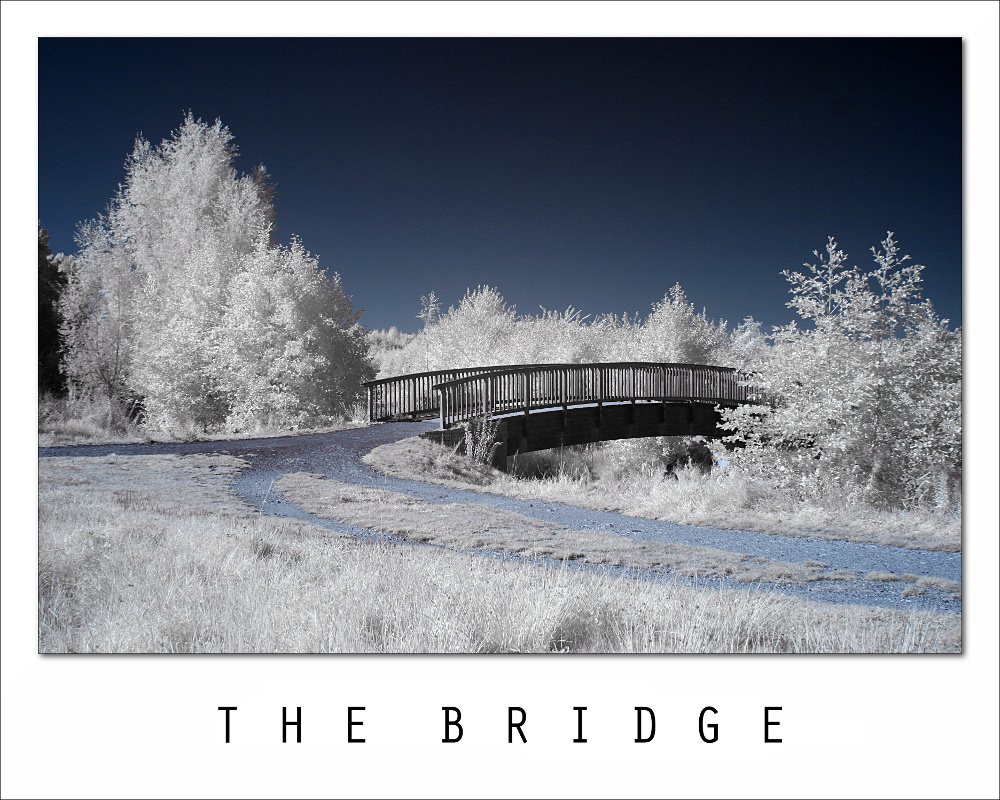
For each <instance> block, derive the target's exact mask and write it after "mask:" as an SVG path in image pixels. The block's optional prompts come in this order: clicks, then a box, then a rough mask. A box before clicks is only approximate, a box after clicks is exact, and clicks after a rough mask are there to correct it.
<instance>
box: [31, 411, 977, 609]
mask: <svg viewBox="0 0 1000 800" xmlns="http://www.w3.org/2000/svg"><path fill="white" fill-rule="evenodd" d="M435 427H436V423H434V422H430V421H428V422H397V423H388V424H383V425H374V426H369V427H365V428H352V429H349V430H343V431H335V432H332V433H316V434H301V435H296V436H284V437H277V438H271V439H246V440H239V441H235V440H233V441H211V442H176V443H170V444H114V445H70V446H63V447H40V448H39V449H38V456H39V458H49V457H55V456H74V457H96V456H105V455H110V454H117V455H119V456H133V455H190V454H194V453H219V454H224V455H231V456H235V457H238V458H242V459H245V460H246V461H247V462H248V464H249V466H248V467H247V468H246V469H244V470H242V471H241V472H240V474H239V475H238V476H237V477H236V479H235V480H234V482H233V489H234V491H235V492H236V494H237V495H238V496H239V497H240V498H241V499H242V500H243V501H244V502H246V503H248V504H249V505H251V506H253V507H255V508H259V509H260V510H261V511H263V512H264V513H267V514H271V515H275V516H287V517H296V518H298V519H303V520H307V521H310V522H314V523H317V524H320V525H323V526H324V527H327V528H331V529H334V530H338V531H340V532H343V533H348V534H351V535H354V536H359V537H368V538H370V537H372V536H373V534H372V532H371V531H365V530H361V529H358V528H355V527H353V526H350V525H346V524H342V523H336V522H331V521H329V520H324V519H321V518H319V517H316V516H313V515H311V514H307V513H306V512H304V511H302V509H300V508H299V507H298V506H297V505H295V504H293V503H290V502H288V501H287V500H286V499H285V498H284V497H282V496H281V493H280V492H279V491H278V490H277V489H276V488H274V483H275V482H276V481H277V480H278V478H280V477H281V476H282V475H285V474H287V473H292V472H300V471H301V472H311V473H315V474H321V475H326V476H327V477H329V478H333V479H336V480H339V481H344V482H346V483H354V484H358V485H361V486H375V487H378V488H381V489H388V490H390V491H393V492H400V493H402V494H407V495H410V496H412V497H416V498H419V499H421V500H425V501H427V502H429V503H478V504H483V505H488V506H492V507H494V508H501V509H505V510H508V511H514V512H517V513H519V514H523V515H525V516H528V517H535V518H537V519H541V520H546V521H548V522H555V523H557V524H560V525H565V526H566V527H568V528H571V529H577V530H583V529H600V530H605V531H610V532H613V533H616V534H619V535H621V536H625V537H629V538H633V539H645V540H651V541H660V542H678V543H681V544H692V545H700V546H704V547H713V548H716V549H719V550H728V551H732V552H738V553H749V554H752V555H756V556H761V557H763V558H768V559H773V560H778V561H793V562H803V561H807V560H814V561H822V562H823V563H824V564H827V565H829V569H830V570H853V571H855V572H859V573H866V572H873V571H886V572H894V573H897V574H903V573H909V574H912V575H928V576H934V577H938V578H946V579H948V580H952V581H957V582H961V580H962V554H961V553H945V552H938V551H930V550H907V549H904V548H900V547H889V546H885V545H876V544H858V543H855V542H839V541H828V540H825V539H810V538H805V537H793V536H780V535H776V534H765V533H756V532H752V531H730V530H721V529H717V528H708V527H699V526H693V525H678V524H676V523H672V522H663V521H661V520H650V519H643V518H640V517H629V516H625V515H622V514H614V513H610V512H603V511H595V510H592V509H587V508H578V507H576V506H570V505H565V504H563V503H554V502H545V501H539V500H519V499H515V498H510V497H502V496H499V495H492V494H487V493H482V492H475V491H466V490H461V489H452V488H449V487H444V486H437V485H435V484H429V483H424V482H421V481H410V480H401V479H398V478H392V477H388V476H386V475H384V474H382V473H381V472H378V471H377V470H375V469H373V468H372V467H370V466H368V465H367V464H365V463H364V462H362V460H361V459H362V457H363V456H365V455H366V454H367V453H368V452H370V451H371V450H372V449H374V448H375V447H378V446H379V445H383V444H388V443H390V442H394V441H398V440H400V439H405V438H408V437H410V436H415V435H416V434H417V433H420V432H423V431H426V430H432V429H434V428H435ZM382 538H388V539H389V540H393V541H402V540H399V539H398V538H397V537H382ZM476 553H477V554H479V555H486V556H492V557H501V558H505V559H508V560H523V561H530V562H534V563H552V562H551V560H550V559H544V558H522V557H519V556H513V555H510V554H499V553H494V552H486V553H483V552H481V551H476ZM569 566H570V568H573V569H584V570H588V571H594V572H601V573H623V574H625V575H626V576H628V577H635V578H642V579H647V580H664V579H667V580H674V579H676V580H678V581H681V582H684V583H688V584H691V585H696V586H707V587H716V588H718V587H726V588H737V589H744V590H745V589H748V588H749V589H761V588H763V589H764V590H766V591H775V592H779V593H781V594H789V595H793V596H796V597H803V598H806V599H810V600H816V601H819V602H826V603H858V604H861V605H869V606H882V607H889V608H901V609H913V608H926V609H929V610H932V611H937V612H944V613H951V614H960V613H961V612H962V601H961V600H958V599H952V598H951V596H950V593H948V592H943V591H940V590H938V589H936V588H934V587H927V589H926V591H925V593H924V594H922V595H915V596H907V597H904V596H903V595H902V592H903V589H905V588H906V587H907V586H909V585H910V584H908V583H905V582H903V581H891V582H883V581H863V580H858V581H832V580H831V581H824V580H820V581H815V582H812V583H810V584H806V585H796V584H780V585H776V584H763V585H756V584H745V583H739V582H737V581H733V580H729V579H725V578H680V577H677V578H675V577H674V576H671V575H669V573H667V574H661V573H653V572H644V571H639V570H626V569H622V568H616V567H607V566H603V565H601V566H594V565H587V564H580V563H573V564H571V565H569Z"/></svg>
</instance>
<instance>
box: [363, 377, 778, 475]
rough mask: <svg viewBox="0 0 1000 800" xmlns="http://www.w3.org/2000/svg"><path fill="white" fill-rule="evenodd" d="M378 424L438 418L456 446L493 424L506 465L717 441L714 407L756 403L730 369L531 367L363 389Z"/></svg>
mask: <svg viewBox="0 0 1000 800" xmlns="http://www.w3.org/2000/svg"><path fill="white" fill-rule="evenodd" d="M365 386H366V388H367V390H368V417H369V420H370V421H372V422H376V421H385V420H391V419H406V418H409V419H426V418H431V417H438V418H439V419H440V422H441V427H440V429H439V430H438V431H432V432H430V433H428V434H424V435H425V436H427V437H428V438H433V439H437V440H440V441H445V442H449V443H451V442H458V441H460V440H461V438H462V429H461V428H459V427H457V426H460V425H461V424H462V423H464V422H467V421H469V420H471V419H474V418H477V417H482V416H484V415H486V414H489V415H491V416H493V417H496V418H497V420H498V422H499V423H500V424H499V428H500V430H499V431H498V438H499V441H500V447H499V448H498V450H497V454H496V458H495V459H494V463H495V464H496V465H497V466H499V467H501V468H503V467H504V466H505V464H506V459H507V457H508V456H511V455H514V454H515V453H518V452H530V451H532V450H544V449H548V448H551V447H559V446H561V445H571V444H584V443H586V442H597V441H606V440H609V439H627V438H639V437H645V436H684V435H699V436H706V437H710V438H718V437H721V436H724V435H726V432H725V431H723V430H721V429H720V428H719V427H718V423H719V422H720V421H721V416H720V414H719V412H718V410H717V407H718V406H722V407H733V406H736V405H740V404H744V403H755V402H759V400H758V397H757V396H756V394H755V392H754V389H753V388H752V387H751V386H750V385H749V382H748V381H747V376H746V375H745V374H743V373H741V372H739V371H737V370H735V369H733V368H731V367H717V366H711V365H704V364H667V363H658V362H622V363H605V364H528V365H513V366H492V367H476V368H467V369H461V370H439V371H436V372H424V373H418V374H415V375H401V376H397V377H394V378H383V379H381V380H377V381H370V382H369V383H367V384H365Z"/></svg>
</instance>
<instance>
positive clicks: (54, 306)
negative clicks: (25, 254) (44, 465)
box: [38, 222, 66, 394]
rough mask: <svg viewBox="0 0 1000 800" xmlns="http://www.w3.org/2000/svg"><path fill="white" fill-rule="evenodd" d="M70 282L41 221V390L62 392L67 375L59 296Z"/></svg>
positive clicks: (39, 363)
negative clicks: (63, 365) (62, 359)
mask: <svg viewBox="0 0 1000 800" xmlns="http://www.w3.org/2000/svg"><path fill="white" fill-rule="evenodd" d="M65 286H66V276H65V275H64V274H63V273H62V272H60V271H59V265H58V262H57V261H56V260H55V259H53V257H52V251H51V250H50V249H49V234H48V232H47V231H46V230H45V229H44V228H43V227H42V223H41V222H39V223H38V391H39V392H52V393H53V394H62V393H63V392H65V391H66V377H65V376H64V375H63V373H62V370H61V369H60V367H59V359H60V350H61V349H62V336H61V335H60V333H59V326H60V324H61V323H62V316H61V315H60V313H59V296H60V295H61V294H62V291H63V288H64V287H65Z"/></svg>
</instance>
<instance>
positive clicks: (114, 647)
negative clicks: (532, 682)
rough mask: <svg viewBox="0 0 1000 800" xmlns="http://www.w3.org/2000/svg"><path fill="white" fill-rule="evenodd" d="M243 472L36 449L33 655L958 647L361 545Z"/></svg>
mask: <svg viewBox="0 0 1000 800" xmlns="http://www.w3.org/2000/svg"><path fill="white" fill-rule="evenodd" d="M240 465H241V464H240V462H239V461H238V460H237V459H232V458H228V457H220V456H185V457H175V456H156V457H132V458H124V457H117V456H111V457H108V458H104V459H90V458H88V459H82V458H58V459H41V460H40V463H39V534H38V537H39V565H38V566H39V649H40V650H42V651H45V652H66V651H73V652H555V651H562V652H956V651H959V650H960V648H961V638H960V637H961V632H960V627H961V621H960V619H959V618H956V617H954V616H950V615H934V614H928V613H923V612H896V611H888V610H881V609H870V608H864V607H859V606H829V605H823V604H819V603H812V602H808V601H802V600H792V599H788V598H780V597H777V596H773V595H769V594H767V593H762V592H753V591H745V592H725V591H723V592H720V591H709V590H696V589H691V588H687V587H678V586H672V585H665V586H664V585H651V584H644V583H638V582H624V581H623V580H622V579H613V578H607V577H600V576H592V575H584V574H579V573H574V572H570V571H559V570H549V569H544V568H538V567H533V566H528V565H522V564H510V563H503V562H499V561H496V560H492V559H480V558H475V557H472V556H467V555H462V554H457V553H453V552H449V551H447V550H441V549H436V548H422V547H418V546H412V547H386V546H380V545H373V544H368V543H361V542H356V541H353V540H350V539H345V538H342V537H340V536H338V535H337V534H335V533H333V532H331V531H328V530H326V529H324V528H320V527H318V526H315V525H311V524H308V523H301V522H294V521H289V520H278V519H274V518H268V517H260V516H258V515H256V514H255V513H254V512H253V511H252V510H251V509H249V508H248V507H246V506H245V505H243V504H242V503H241V502H240V501H239V500H237V499H236V498H235V497H234V496H233V495H232V493H231V492H230V490H229V488H228V483H229V480H230V478H231V475H232V473H233V471H234V470H237V469H239V467H240ZM345 502H346V501H345ZM443 513H446V512H442V511H440V510H439V511H438V512H437V514H438V515H439V516H440V515H442V514H443Z"/></svg>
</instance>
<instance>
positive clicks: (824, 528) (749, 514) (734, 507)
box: [365, 438, 962, 552]
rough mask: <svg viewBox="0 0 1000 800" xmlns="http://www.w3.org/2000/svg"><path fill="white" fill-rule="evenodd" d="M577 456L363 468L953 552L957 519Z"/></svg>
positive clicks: (395, 456)
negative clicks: (506, 463)
mask: <svg viewBox="0 0 1000 800" xmlns="http://www.w3.org/2000/svg"><path fill="white" fill-rule="evenodd" d="M587 457H588V456H585V455H580V454H579V453H574V452H572V451H569V450H567V451H566V452H565V453H563V454H559V453H557V452H551V453H528V454H527V455H526V456H519V457H518V458H519V459H520V460H521V463H520V464H517V463H513V464H512V466H513V467H514V471H513V472H512V473H504V472H499V471H497V470H495V469H492V468H490V467H488V466H484V465H482V464H476V463H474V462H473V461H472V460H471V459H468V458H466V457H464V456H461V455H458V454H456V453H453V452H452V451H451V450H450V449H449V448H446V447H443V446H441V445H438V444H435V443H433V442H429V441H426V440H424V439H419V438H413V439H404V440H402V441H400V442H394V443H392V444H387V445H383V446H382V447H378V448H376V449H375V450H373V451H372V452H371V453H369V454H368V455H367V456H366V457H365V461H366V462H367V463H369V464H371V465H372V466H374V467H376V468H377V469H379V470H381V471H383V472H385V473H386V474H389V475H393V476H395V477H399V478H407V479H412V480H422V481H430V482H433V483H439V484H442V485H448V486H456V487H461V488H467V489H476V490H478V491H485V492H492V493H494V494H501V495H506V496H508V497H519V498H524V499H528V500H548V501H554V502H563V503H570V504H572V505H576V506H582V507H584V508H593V509H596V510H599V511H613V512H616V513H619V514H627V515H629V516H634V517H647V518H649V519H662V520H666V521H669V522H677V523H680V524H684V525H707V526H711V527H715V528H724V529H729V530H749V531H760V532H762V533H777V534H783V535H787V536H810V537H814V538H820V539H833V540H846V541H853V542H872V543H875V544H884V545H894V546H897V547H908V548H917V549H926V550H944V551H949V552H959V551H960V550H961V549H962V544H961V542H962V523H961V515H960V514H954V513H952V514H934V513H930V512H921V511H892V512H890V511H879V510H876V509H873V508H870V507H867V506H864V505H860V504H854V503H851V502H850V501H849V500H847V499H845V498H843V497H840V496H838V495H836V494H835V493H833V492H831V493H830V495H829V496H828V497H826V498H824V499H822V500H816V501H810V502H801V501H797V500H793V499H792V498H790V497H788V496H787V495H785V494H783V493H782V492H779V491H777V490H775V489H774V488H773V487H771V486H769V485H767V484H766V483H765V482H764V481H760V480H752V479H748V478H746V477H743V476H741V475H739V474H737V473H735V472H731V471H727V470H724V469H715V470H713V471H712V472H711V473H709V474H705V473H703V472H702V471H700V470H699V469H696V468H690V467H689V468H686V469H680V470H677V471H675V472H674V473H673V475H669V476H667V475H664V474H663V471H662V470H659V471H656V470H642V469H633V470H629V471H626V472H621V471H616V470H614V469H611V468H604V469H602V468H601V467H602V465H600V464H597V465H594V464H592V463H591V464H587V463H585V459H586V458H587ZM589 457H590V458H591V459H593V458H595V457H594V456H592V455H591V456H589ZM598 458H599V456H598ZM511 461H512V462H514V460H513V459H511Z"/></svg>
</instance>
